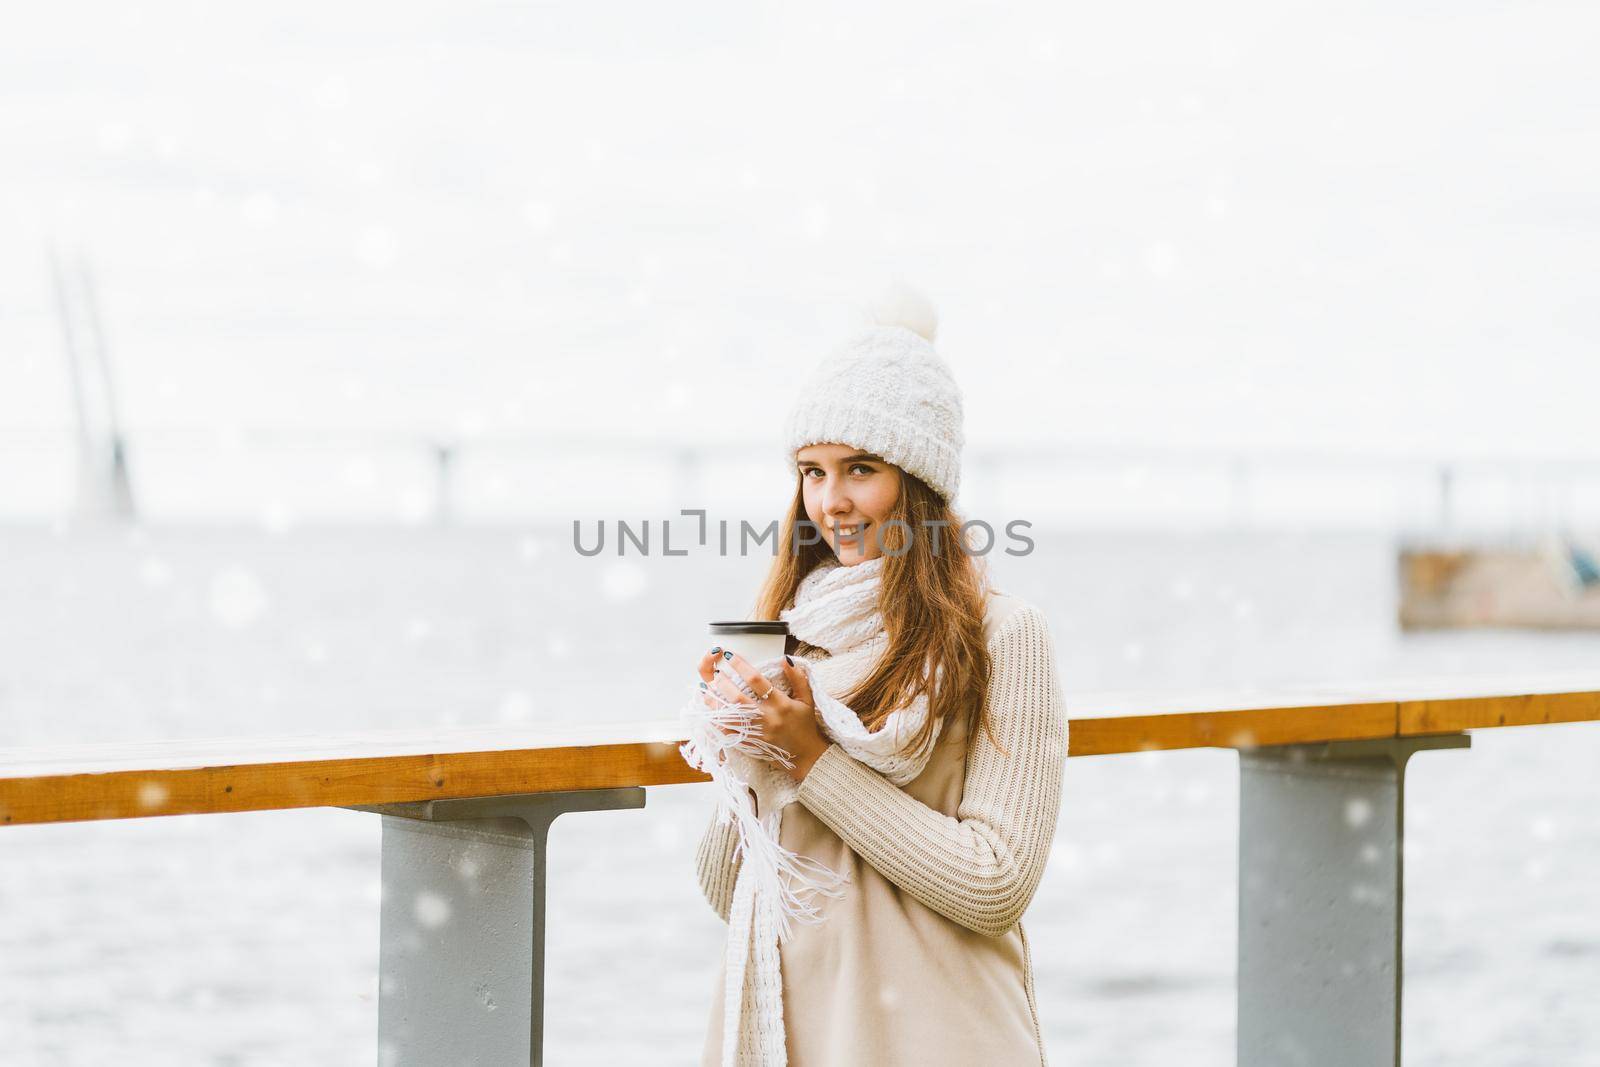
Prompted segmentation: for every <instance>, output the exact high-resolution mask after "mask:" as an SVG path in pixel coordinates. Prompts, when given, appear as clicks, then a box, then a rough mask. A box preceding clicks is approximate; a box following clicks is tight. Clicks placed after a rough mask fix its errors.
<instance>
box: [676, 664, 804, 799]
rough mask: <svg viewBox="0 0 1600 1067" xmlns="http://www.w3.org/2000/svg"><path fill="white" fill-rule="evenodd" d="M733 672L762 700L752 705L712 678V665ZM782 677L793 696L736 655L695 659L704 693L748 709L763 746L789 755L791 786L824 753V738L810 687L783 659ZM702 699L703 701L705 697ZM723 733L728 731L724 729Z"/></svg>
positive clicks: (714, 673)
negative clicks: (717, 695)
mask: <svg viewBox="0 0 1600 1067" xmlns="http://www.w3.org/2000/svg"><path fill="white" fill-rule="evenodd" d="M719 664H720V665H721V666H722V669H723V670H732V671H734V672H736V673H737V674H738V675H739V677H741V678H743V679H744V680H745V683H746V684H748V685H749V686H750V689H751V691H752V692H754V693H756V694H758V695H759V696H760V697H761V698H762V699H759V700H757V701H754V702H752V701H751V700H750V698H749V697H747V696H745V695H744V693H742V692H741V691H740V690H739V688H738V687H737V686H735V685H734V684H733V683H732V682H730V681H728V680H727V679H726V678H723V677H720V676H719V675H718V674H717V666H718V665H719ZM783 676H784V677H785V678H787V679H788V680H789V688H790V689H791V690H793V693H794V695H793V696H788V695H786V694H785V693H784V691H783V690H782V689H779V688H778V687H777V686H775V685H773V684H772V683H771V682H770V681H768V680H767V678H766V676H765V675H763V674H762V673H761V672H760V671H758V670H756V669H755V668H754V667H753V666H751V665H750V663H749V661H747V660H746V659H745V658H744V657H743V656H741V655H739V654H738V653H736V652H733V651H730V650H727V649H722V648H713V649H712V650H711V651H710V652H707V653H706V654H705V655H704V656H703V657H701V659H700V678H701V680H702V682H703V683H704V685H705V687H706V688H708V689H715V690H716V691H717V692H718V693H719V694H720V695H721V696H722V697H723V698H724V699H725V700H727V701H729V702H731V703H734V704H737V705H738V706H739V707H741V708H747V709H749V711H750V713H751V716H752V717H753V719H754V720H755V721H756V722H758V723H759V724H760V726H761V737H762V739H763V740H765V741H766V742H767V743H768V744H771V745H774V746H776V747H777V748H781V749H782V750H783V751H785V752H786V753H788V754H789V760H790V762H792V763H793V764H794V766H793V767H785V768H784V769H785V770H787V771H788V772H789V776H790V777H791V778H793V779H794V780H795V781H796V782H800V781H803V780H804V779H805V776H806V775H807V774H809V773H810V772H811V767H812V765H813V764H814V763H816V762H817V758H818V757H819V756H821V755H822V754H823V753H824V752H826V751H827V750H828V744H829V742H828V739H827V737H826V736H825V735H824V734H823V732H822V727H821V726H819V725H817V709H816V707H815V706H814V705H813V703H812V701H813V697H812V695H811V685H810V683H809V682H807V681H806V675H805V672H804V671H802V670H801V669H800V668H799V667H796V666H795V665H794V662H793V661H792V660H790V659H789V657H787V656H785V657H784V660H783ZM701 699H702V700H704V699H707V698H705V697H702V698H701ZM723 732H724V733H732V731H731V730H724V731H723Z"/></svg>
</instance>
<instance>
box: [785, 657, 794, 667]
mask: <svg viewBox="0 0 1600 1067" xmlns="http://www.w3.org/2000/svg"><path fill="white" fill-rule="evenodd" d="M783 659H784V662H785V663H787V664H788V665H789V666H791V667H793V666H794V660H793V659H791V658H790V657H788V656H785V657H783Z"/></svg>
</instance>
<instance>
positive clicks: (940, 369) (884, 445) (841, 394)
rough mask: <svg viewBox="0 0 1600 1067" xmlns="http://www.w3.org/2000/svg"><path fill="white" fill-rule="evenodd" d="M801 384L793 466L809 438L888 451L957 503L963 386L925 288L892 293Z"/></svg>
mask: <svg viewBox="0 0 1600 1067" xmlns="http://www.w3.org/2000/svg"><path fill="white" fill-rule="evenodd" d="M873 317H874V319H875V320H876V321H875V324H874V325H872V326H869V327H867V328H866V329H863V330H862V331H861V332H859V333H857V334H856V335H855V336H854V337H852V338H851V339H850V340H849V341H847V342H845V344H843V345H842V346H840V347H839V348H838V349H836V350H835V351H834V352H833V353H832V354H831V355H829V356H828V357H826V358H825V359H824V360H823V361H822V362H821V363H820V364H819V365H818V366H817V369H816V371H815V372H814V373H813V374H812V376H811V377H810V379H808V380H807V382H806V383H805V384H804V385H803V386H802V387H801V389H800V393H799V396H798V399H797V400H796V402H795V405H794V407H793V409H791V411H790V413H789V419H788V422H787V424H786V428H785V431H784V443H785V446H786V448H787V454H786V459H787V461H788V465H789V467H790V468H791V469H793V467H794V463H795V453H796V452H798V451H800V449H802V448H804V447H806V446H807V445H816V444H841V445H850V446H851V447H853V448H859V449H861V450H862V451H863V452H871V453H873V454H875V455H879V456H882V457H883V458H884V459H885V460H887V461H888V462H890V463H893V464H894V465H895V466H897V467H899V468H900V469H901V470H904V471H907V472H909V473H911V474H914V475H916V476H917V477H918V478H920V479H922V480H923V481H924V482H926V483H927V484H928V485H929V487H930V488H932V489H933V491H934V492H936V493H938V494H939V495H940V496H941V497H942V498H943V499H944V502H945V503H946V504H952V503H954V501H955V498H956V492H957V490H958V489H960V487H961V446H962V445H963V444H964V443H965V438H964V437H963V435H962V429H961V421H962V417H961V390H960V388H959V387H958V386H957V385H956V381H955V377H954V376H953V375H952V374H951V373H950V367H949V366H948V365H947V364H946V363H945V361H944V360H943V359H942V358H940V356H939V353H938V352H936V351H934V348H933V337H934V334H935V332H936V331H937V329H938V319H937V318H936V317H935V315H934V311H933V308H932V306H931V305H929V303H928V302H927V300H926V299H924V298H923V297H922V296H920V295H919V294H917V293H914V292H912V291H910V290H907V289H900V290H897V291H896V292H894V293H893V294H892V295H891V296H890V297H888V298H886V299H885V300H884V301H883V302H882V303H880V305H879V306H878V308H876V309H875V311H874V315H873Z"/></svg>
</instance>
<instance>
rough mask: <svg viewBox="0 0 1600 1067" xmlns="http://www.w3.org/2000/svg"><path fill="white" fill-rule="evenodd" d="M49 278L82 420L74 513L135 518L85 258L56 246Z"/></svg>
mask: <svg viewBox="0 0 1600 1067" xmlns="http://www.w3.org/2000/svg"><path fill="white" fill-rule="evenodd" d="M50 274H51V279H52V281H53V282H54V285H55V294H56V317H57V318H58V320H59V321H60V326H61V345H62V349H63V353H64V354H65V356H66V360H67V368H68V378H69V380H70V381H71V383H72V403H73V411H74V412H75V413H76V415H77V420H78V433H77V441H78V463H77V499H76V506H75V509H74V510H75V513H76V515H77V516H79V517H82V518H98V519H120V520H127V519H133V518H134V517H135V508H134V503H133V485H132V480H131V478H130V477H129V474H128V453H127V446H126V441H125V439H124V437H123V429H122V419H121V412H120V409H119V408H118V405H117V391H116V383H115V381H114V380H113V378H112V374H111V355H110V352H109V350H108V347H107V344H106V331H105V327H104V325H103V322H102V319H101V315H100V305H99V301H98V300H97V299H96V294H95V287H94V279H93V275H92V274H91V272H90V270H89V264H88V261H87V259H86V258H85V257H84V256H83V255H82V253H80V254H79V255H77V256H76V257H75V258H74V259H73V261H72V262H71V264H70V266H69V264H67V263H66V262H64V261H63V258H62V256H61V253H60V251H59V249H57V248H56V247H55V246H53V245H52V246H51V249H50ZM86 350H87V355H86V354H85V351H86Z"/></svg>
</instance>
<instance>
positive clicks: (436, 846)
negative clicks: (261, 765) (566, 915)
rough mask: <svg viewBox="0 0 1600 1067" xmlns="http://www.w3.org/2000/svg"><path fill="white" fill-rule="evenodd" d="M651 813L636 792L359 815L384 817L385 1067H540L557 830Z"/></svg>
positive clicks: (483, 800)
mask: <svg viewBox="0 0 1600 1067" xmlns="http://www.w3.org/2000/svg"><path fill="white" fill-rule="evenodd" d="M644 803H645V791H644V789H643V788H642V787H640V786H628V787H625V788H621V789H584V790H576V791H571V792H556V793H521V794H516V795H512V796H495V797H464V798H459V799H450V800H426V801H417V802H414V803H406V804H379V805H370V806H368V805H361V806H354V807H352V809H351V810H354V811H371V812H376V813H378V814H380V815H382V816H383V900H382V904H381V909H380V914H381V927H380V931H379V958H378V972H379V978H378V1062H379V1064H380V1065H382V1067H391V1065H392V1067H411V1065H417V1067H423V1065H427V1067H433V1065H437V1064H441V1063H495V1064H510V1063H527V1064H530V1065H531V1067H540V1065H541V1064H542V1063H543V1061H544V943H545V937H544V935H545V862H546V843H547V840H548V837H549V831H550V824H551V823H552V822H554V821H555V819H556V818H557V816H559V815H561V814H563V813H564V812H569V811H614V810H620V809H627V808H642V807H644Z"/></svg>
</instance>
